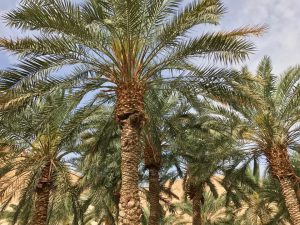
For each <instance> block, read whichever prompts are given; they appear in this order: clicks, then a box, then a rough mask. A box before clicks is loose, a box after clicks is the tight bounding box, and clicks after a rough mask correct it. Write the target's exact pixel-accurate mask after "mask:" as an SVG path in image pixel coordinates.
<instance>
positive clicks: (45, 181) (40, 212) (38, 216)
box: [30, 163, 52, 225]
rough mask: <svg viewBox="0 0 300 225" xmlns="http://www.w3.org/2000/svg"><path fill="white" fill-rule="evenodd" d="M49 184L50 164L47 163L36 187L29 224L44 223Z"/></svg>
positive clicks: (43, 224) (50, 186)
mask: <svg viewBox="0 0 300 225" xmlns="http://www.w3.org/2000/svg"><path fill="white" fill-rule="evenodd" d="M51 189H52V185H51V164H50V163H48V164H47V165H46V166H45V168H44V169H43V171H42V176H41V178H40V180H39V183H38V185H37V187H36V200H35V207H34V208H35V209H34V214H33V218H32V220H31V223H30V224H31V225H46V224H47V216H48V207H49V199H50V192H51Z"/></svg>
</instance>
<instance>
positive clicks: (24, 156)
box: [0, 92, 93, 224]
mask: <svg viewBox="0 0 300 225" xmlns="http://www.w3.org/2000/svg"><path fill="white" fill-rule="evenodd" d="M74 98H75V100H74ZM78 101H79V100H78V98H77V97H74V96H73V94H68V93H67V92H66V93H64V92H59V93H54V94H53V95H52V96H47V97H45V98H43V99H39V100H38V102H37V103H36V105H34V106H28V107H26V108H25V109H24V110H23V111H21V112H19V114H8V115H7V114H6V113H1V117H0V118H1V120H0V136H1V144H3V145H5V146H7V147H8V151H7V152H6V153H5V155H3V156H2V157H1V158H0V160H1V161H0V162H1V163H0V165H1V167H0V171H1V176H0V177H1V179H0V182H1V186H0V191H1V199H2V205H1V206H2V207H3V209H5V208H6V207H7V206H8V205H9V203H10V202H11V201H12V200H14V199H13V197H14V196H19V197H18V203H19V204H18V206H17V207H16V210H15V213H14V216H13V221H14V223H15V222H16V221H17V220H18V219H19V218H22V219H23V220H26V224H27V223H28V221H29V220H32V217H33V215H34V213H33V211H34V210H33V205H36V204H37V203H36V201H38V200H39V199H38V196H37V193H38V190H39V189H41V188H42V186H43V184H45V183H46V184H48V185H49V187H50V188H51V189H52V190H55V191H52V192H51V199H52V200H51V201H50V205H49V208H48V210H49V214H48V217H49V218H51V220H50V221H52V222H53V224H55V223H56V222H57V221H59V220H60V219H65V218H64V217H65V216H66V215H64V214H63V213H57V210H58V211H59V210H61V212H62V211H63V210H66V208H65V206H66V204H71V205H72V206H75V203H74V201H76V198H75V194H76V188H75V186H74V180H73V181H72V179H74V177H77V179H78V175H75V176H73V177H72V175H71V173H70V167H71V168H72V164H71V161H69V160H68V158H66V157H68V155H70V154H71V153H74V152H75V144H76V140H77V134H78V133H79V131H80V129H81V121H82V120H83V119H84V118H85V117H86V116H87V115H88V114H89V113H90V112H91V111H92V110H93V109H89V110H86V109H85V108H83V109H77V110H75V111H74V106H76V105H77V104H78ZM12 120H13V121H15V122H16V123H11V121H12ZM45 168H46V169H45ZM48 169H49V170H48ZM45 171H46V172H47V176H45V173H44V172H45ZM62 196H64V197H62ZM73 209H74V210H77V209H76V208H73ZM55 212H56V215H54V216H53V215H52V214H53V213H54V214H55ZM74 215H75V217H76V215H77V214H76V213H75V214H74ZM75 217H74V219H77V218H75ZM52 222H51V223H52Z"/></svg>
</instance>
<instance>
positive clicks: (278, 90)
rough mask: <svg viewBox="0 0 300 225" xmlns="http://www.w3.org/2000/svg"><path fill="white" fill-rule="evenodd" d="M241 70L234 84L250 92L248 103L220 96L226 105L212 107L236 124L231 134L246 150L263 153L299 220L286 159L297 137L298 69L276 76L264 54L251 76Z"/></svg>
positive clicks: (296, 221) (297, 221)
mask: <svg viewBox="0 0 300 225" xmlns="http://www.w3.org/2000/svg"><path fill="white" fill-rule="evenodd" d="M242 74H243V75H244V77H245V78H246V79H244V80H243V81H240V82H236V83H235V84H234V85H235V88H236V89H237V90H238V91H241V92H244V93H248V94H249V97H250V98H251V96H252V104H250V105H249V104H241V102H236V101H232V102H230V100H229V98H228V99H222V100H223V101H225V102H229V104H230V107H221V106H218V107H214V111H217V112H218V113H219V114H221V115H223V116H224V118H226V119H225V120H226V121H228V122H233V123H234V124H235V125H236V126H237V131H236V132H235V133H234V135H235V136H236V137H237V138H240V139H241V140H243V144H244V145H245V149H246V150H248V151H251V152H252V153H254V154H255V155H259V154H260V153H263V154H264V155H265V156H266V158H267V161H268V163H269V167H270V172H271V174H272V175H273V177H274V178H275V179H277V180H278V181H279V184H280V186H281V190H282V194H283V196H284V199H285V204H286V206H287V208H288V211H289V213H290V216H291V220H292V222H293V223H294V224H300V209H299V202H298V201H297V197H296V193H295V190H294V185H295V184H296V183H297V181H298V179H299V178H298V176H297V175H296V174H295V170H294V168H293V166H292V164H291V161H290V159H289V150H297V146H298V141H299V140H298V139H299V126H298V123H299V96H300V95H299V90H300V88H299V77H300V69H299V67H292V68H290V69H288V70H287V71H285V72H284V73H283V74H282V75H281V76H280V77H276V76H275V75H273V74H272V68H271V62H270V59H269V58H264V59H263V60H262V61H261V63H260V65H259V67H258V70H257V74H256V75H255V76H252V75H250V73H249V72H248V71H247V70H243V73H242ZM253 80H256V81H253ZM250 103H251V102H250ZM238 130H239V131H238Z"/></svg>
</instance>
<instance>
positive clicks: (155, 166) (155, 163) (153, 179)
mask: <svg viewBox="0 0 300 225" xmlns="http://www.w3.org/2000/svg"><path fill="white" fill-rule="evenodd" d="M150 136H151V134H148V135H146V136H145V137H144V143H145V146H144V158H145V168H146V169H148V171H149V199H148V201H149V204H150V215H149V222H148V223H149V225H159V223H160V217H161V207H160V204H159V194H160V183H159V171H160V168H161V151H160V150H159V149H158V148H156V146H155V145H154V144H153V142H152V139H151V138H150Z"/></svg>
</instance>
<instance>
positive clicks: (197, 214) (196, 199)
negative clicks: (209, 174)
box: [192, 190, 203, 225]
mask: <svg viewBox="0 0 300 225" xmlns="http://www.w3.org/2000/svg"><path fill="white" fill-rule="evenodd" d="M202 199H203V196H202V193H201V191H199V190H197V191H196V192H195V195H194V196H193V199H192V203H193V225H202V218H201V206H202Z"/></svg>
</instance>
